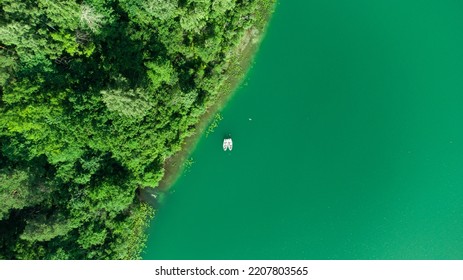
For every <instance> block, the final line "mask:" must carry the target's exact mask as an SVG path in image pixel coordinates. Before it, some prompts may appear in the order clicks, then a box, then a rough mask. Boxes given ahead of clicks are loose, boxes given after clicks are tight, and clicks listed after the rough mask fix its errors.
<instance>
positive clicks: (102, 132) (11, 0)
mask: <svg viewBox="0 0 463 280" xmlns="http://www.w3.org/2000/svg"><path fill="white" fill-rule="evenodd" d="M272 3H273V0H271V1H270V0H269V1H266V0H254V1H252V0H182V1H177V0H84V1H74V0H59V1H52V0H38V1H29V0H2V1H1V2H0V5H1V7H0V97H1V99H0V148H1V154H0V201H1V204H0V228H1V229H2V230H1V231H0V258H10V259H14V258H18V259H30V258H46V259H68V258H71V259H86V258H98V259H107V258H116V259H128V258H137V257H139V254H140V250H141V249H142V245H143V242H144V238H145V237H144V233H143V230H144V227H145V226H146V223H147V219H148V217H150V216H151V215H152V213H153V209H151V208H150V207H148V206H146V205H145V204H144V203H142V202H140V201H139V199H138V197H137V193H138V192H139V190H140V189H141V188H144V187H155V186H156V185H157V184H158V182H159V181H160V179H161V178H162V176H163V174H164V170H163V163H164V161H165V160H166V159H167V158H169V157H170V156H172V155H173V153H175V152H176V151H178V150H179V149H180V146H181V143H182V141H183V140H184V139H185V137H187V136H188V135H191V133H192V129H194V125H195V124H196V123H197V121H198V119H199V117H200V116H201V114H202V113H203V112H204V110H205V108H206V107H207V106H209V104H211V103H212V102H214V100H215V98H216V96H217V94H218V92H219V90H220V89H221V86H222V85H223V83H224V80H225V79H226V73H227V70H228V69H229V67H230V65H231V64H232V63H233V58H234V57H236V55H237V54H238V52H239V51H240V50H242V46H243V44H246V43H248V42H249V41H250V39H249V34H252V32H249V30H250V29H251V28H255V29H256V28H257V29H258V28H261V27H262V24H263V19H264V18H265V15H267V14H268V12H269V11H270V9H271V6H272Z"/></svg>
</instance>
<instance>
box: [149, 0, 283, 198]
mask: <svg viewBox="0 0 463 280" xmlns="http://www.w3.org/2000/svg"><path fill="white" fill-rule="evenodd" d="M276 5H277V1H273V0H271V1H268V2H267V1H266V0H262V5H261V9H260V10H259V11H258V12H257V16H258V20H257V22H256V25H255V26H254V27H251V28H249V29H248V30H246V31H245V35H243V38H242V42H243V43H244V46H243V45H238V46H237V48H236V50H235V51H234V52H235V54H234V55H233V58H232V61H235V63H233V64H231V65H230V66H229V68H228V69H227V71H226V72H225V74H224V75H225V76H226V79H225V80H224V84H223V87H222V89H221V90H220V92H219V93H218V94H217V97H216V98H215V100H214V101H213V102H212V103H211V105H210V106H208V107H207V108H206V110H205V112H204V114H202V115H201V117H200V118H199V121H198V123H197V124H196V126H195V131H194V134H193V135H191V136H189V137H187V138H185V140H184V141H183V143H182V147H181V149H180V150H179V151H178V152H176V153H175V154H174V155H173V156H171V157H170V158H168V159H166V161H165V162H164V165H163V168H164V176H163V177H162V179H161V181H160V182H159V184H158V185H157V186H156V187H152V188H143V189H141V190H140V200H142V201H144V202H147V203H148V204H150V205H152V206H153V207H156V206H157V204H158V203H159V199H157V198H156V196H157V195H158V194H162V193H165V192H167V191H168V190H169V189H170V188H171V187H172V186H173V185H174V183H175V182H176V181H177V179H178V178H179V177H180V175H181V174H182V171H183V170H184V162H185V161H186V160H187V158H188V157H189V155H190V154H191V153H192V152H193V151H194V149H195V148H196V146H197V144H198V142H199V140H200V138H201V136H202V135H203V133H204V131H205V130H206V129H207V127H208V126H209V124H210V122H211V121H212V119H213V118H214V116H215V114H217V113H219V112H220V110H222V109H223V108H224V107H225V105H226V104H227V103H228V101H229V100H230V99H231V98H232V97H233V95H234V93H235V92H236V91H237V89H238V88H239V86H240V85H241V83H242V82H243V80H244V78H245V77H246V76H247V74H248V72H249V70H250V69H251V67H252V64H253V62H254V59H255V56H256V55H257V51H258V49H259V47H260V44H261V43H262V41H263V39H264V38H265V35H266V33H267V29H268V26H269V24H270V19H271V17H272V15H273V13H274V12H275V8H276ZM256 30H257V34H256Z"/></svg>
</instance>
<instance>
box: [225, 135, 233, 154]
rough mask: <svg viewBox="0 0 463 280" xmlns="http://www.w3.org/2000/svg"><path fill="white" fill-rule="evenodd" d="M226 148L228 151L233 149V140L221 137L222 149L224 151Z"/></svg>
mask: <svg viewBox="0 0 463 280" xmlns="http://www.w3.org/2000/svg"><path fill="white" fill-rule="evenodd" d="M227 149H229V150H230V151H231V150H232V149H233V141H232V139H231V138H225V139H223V150H224V151H226V150H227Z"/></svg>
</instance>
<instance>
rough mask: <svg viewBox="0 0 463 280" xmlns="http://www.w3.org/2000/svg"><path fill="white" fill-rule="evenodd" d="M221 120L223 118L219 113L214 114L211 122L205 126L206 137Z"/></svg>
mask: <svg viewBox="0 0 463 280" xmlns="http://www.w3.org/2000/svg"><path fill="white" fill-rule="evenodd" d="M221 120H223V117H222V115H221V114H220V113H217V114H215V116H214V118H213V119H212V122H211V124H210V125H209V126H208V127H207V130H206V137H208V136H209V134H211V133H213V132H214V130H215V129H216V128H217V127H218V126H219V123H220V121H221Z"/></svg>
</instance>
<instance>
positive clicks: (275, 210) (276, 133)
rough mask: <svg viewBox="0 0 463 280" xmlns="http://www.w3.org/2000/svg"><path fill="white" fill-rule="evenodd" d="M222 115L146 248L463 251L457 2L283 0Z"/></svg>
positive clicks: (379, 253) (340, 253) (281, 255)
mask: <svg viewBox="0 0 463 280" xmlns="http://www.w3.org/2000/svg"><path fill="white" fill-rule="evenodd" d="M221 113H222V115H223V121H222V122H221V123H220V126H219V127H218V128H217V129H216V130H215V132H214V133H213V134H211V135H209V136H208V137H207V138H206V137H205V135H204V136H203V137H202V138H201V140H200V142H199V144H198V146H197V148H196V150H195V151H194V152H193V153H192V155H191V157H192V158H193V160H194V164H193V165H192V166H191V167H190V168H188V169H187V170H186V171H185V172H184V173H183V174H182V176H181V177H180V179H179V180H178V181H177V183H176V184H175V185H174V186H173V187H172V188H171V189H170V191H169V193H168V194H167V196H166V199H165V200H164V201H163V203H162V204H161V206H160V208H159V210H158V211H157V215H156V217H155V219H154V220H153V221H152V223H151V226H150V229H149V234H150V237H149V240H148V243H147V248H146V250H145V253H144V255H143V257H144V258H145V259H462V258H463V2H462V1H457V0H435V1H429V0H387V1H386V0H381V1H380V0H378V1H372V0H349V1H345V0H304V1H302V0H299V1H295V0H293V1H289V0H281V1H280V3H279V4H278V5H277V9H276V13H275V14H274V16H273V18H272V21H271V24H270V27H269V29H268V32H267V35H266V37H265V39H264V41H263V43H262V45H261V48H260V50H259V53H258V55H257V56H256V59H255V64H254V66H253V68H252V69H251V71H250V72H249V74H248V76H247V78H246V81H244V83H243V86H242V87H241V88H240V89H238V91H237V92H236V94H235V95H234V97H233V98H232V100H231V101H230V102H229V103H228V104H227V106H226V107H225V109H224V110H222V112H221ZM228 133H231V135H232V137H233V142H234V148H233V151H232V152H224V151H223V150H222V140H223V137H224V136H225V135H227V134H228Z"/></svg>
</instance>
